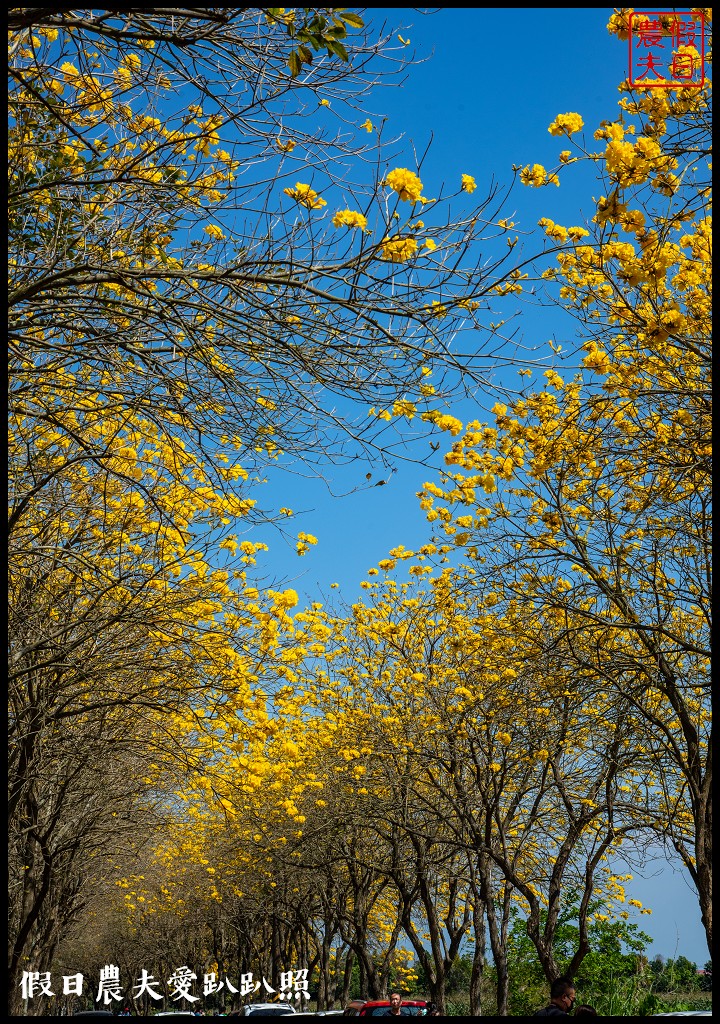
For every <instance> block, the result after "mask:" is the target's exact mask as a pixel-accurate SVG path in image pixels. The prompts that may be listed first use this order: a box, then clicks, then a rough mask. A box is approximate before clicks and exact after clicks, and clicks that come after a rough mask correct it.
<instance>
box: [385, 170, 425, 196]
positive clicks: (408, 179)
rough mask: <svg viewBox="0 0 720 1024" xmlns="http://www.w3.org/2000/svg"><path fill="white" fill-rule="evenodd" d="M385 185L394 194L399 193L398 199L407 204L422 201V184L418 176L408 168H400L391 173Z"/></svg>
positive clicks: (386, 178)
mask: <svg viewBox="0 0 720 1024" xmlns="http://www.w3.org/2000/svg"><path fill="white" fill-rule="evenodd" d="M385 184H386V185H388V186H389V187H390V188H391V189H392V190H393V192H397V194H398V197H399V198H400V199H402V200H403V201H405V202H407V203H417V202H419V201H420V200H421V196H422V189H423V186H422V182H421V181H420V179H419V178H418V176H417V174H414V173H413V172H412V171H409V170H408V169H407V168H406V167H398V168H396V169H395V170H394V171H390V173H389V174H388V175H387V176H386V177H385Z"/></svg>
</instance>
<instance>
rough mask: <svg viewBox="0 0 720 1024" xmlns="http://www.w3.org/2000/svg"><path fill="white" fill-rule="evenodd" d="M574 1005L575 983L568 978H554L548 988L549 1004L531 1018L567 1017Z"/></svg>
mask: <svg viewBox="0 0 720 1024" xmlns="http://www.w3.org/2000/svg"><path fill="white" fill-rule="evenodd" d="M574 1003H575V982H574V981H572V980H571V979H570V978H565V977H562V978H556V979H555V981H554V982H553V983H552V985H551V986H550V1002H549V1003H548V1005H547V1006H546V1007H544V1008H543V1009H542V1010H536V1011H535V1013H534V1014H533V1017H569V1016H570V1011H571V1010H572V1008H573V1005H574Z"/></svg>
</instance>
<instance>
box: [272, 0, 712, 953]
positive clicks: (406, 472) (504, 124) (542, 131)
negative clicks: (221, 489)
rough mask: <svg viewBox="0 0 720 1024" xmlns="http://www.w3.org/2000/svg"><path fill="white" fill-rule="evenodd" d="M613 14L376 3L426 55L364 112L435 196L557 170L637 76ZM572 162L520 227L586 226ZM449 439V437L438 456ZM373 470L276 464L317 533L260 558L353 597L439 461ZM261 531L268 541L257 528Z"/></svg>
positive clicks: (542, 328) (585, 192) (410, 527)
mask: <svg viewBox="0 0 720 1024" xmlns="http://www.w3.org/2000/svg"><path fill="white" fill-rule="evenodd" d="M655 10H662V9H658V8H655ZM665 10H670V8H666V9H665ZM612 13H613V9H612V8H575V9H572V10H566V9H560V8H550V9H540V10H536V9H528V8H522V9H496V10H493V9H479V8H475V9H468V10H465V9H459V8H445V9H442V10H439V11H437V10H436V11H433V13H429V14H420V13H416V12H413V11H412V10H409V9H406V8H375V9H372V10H371V11H369V12H368V14H369V16H370V18H371V20H372V22H373V24H377V25H378V26H380V25H381V24H382V23H383V22H385V24H386V26H387V27H388V28H389V27H390V26H396V27H397V28H398V30H399V33H400V35H402V37H403V38H404V39H409V40H410V45H409V46H407V47H405V49H404V55H406V56H414V57H415V59H416V60H417V61H419V62H420V63H418V64H416V66H414V67H409V68H408V70H407V75H406V77H405V81H404V84H403V85H402V87H395V88H388V89H383V90H378V91H377V92H376V93H375V94H374V96H373V97H372V99H371V100H370V101H369V102H368V104H367V113H368V114H369V115H370V116H371V118H373V120H375V119H376V118H377V117H378V116H382V115H386V116H387V117H388V123H387V124H388V131H389V132H390V133H391V134H400V133H402V134H403V135H404V147H405V148H404V153H405V155H406V160H407V161H408V162H407V163H406V164H405V165H406V166H408V167H412V166H413V164H412V162H409V161H410V154H411V152H412V149H411V147H412V145H413V144H414V146H415V147H416V149H417V150H418V151H423V150H424V149H425V147H426V145H427V144H428V142H430V140H431V138H432V145H431V148H430V150H429V153H428V155H427V157H426V159H425V161H424V163H423V168H422V179H423V182H424V183H426V189H425V191H426V192H429V194H435V190H436V189H437V188H439V185H440V184H441V183H442V182H443V181H452V182H455V181H456V179H457V178H458V176H459V174H460V173H469V174H473V175H474V176H475V178H476V180H477V183H478V192H477V195H478V196H479V195H480V194H481V191H482V190H483V189H484V188H487V187H488V185H489V184H490V182H491V181H492V180H493V179H494V180H496V181H500V182H501V183H504V182H509V181H510V180H511V177H512V171H511V168H512V165H513V164H515V165H525V164H527V163H531V164H532V163H536V162H537V163H542V164H544V165H545V166H546V167H548V168H554V167H555V166H556V164H557V155H558V153H559V152H560V150H561V149H563V148H567V143H566V140H564V139H560V138H557V137H553V136H551V135H550V134H549V133H548V130H547V129H548V125H549V124H550V122H551V121H552V120H553V119H554V118H555V116H556V115H557V114H559V113H567V112H570V111H573V112H577V113H579V114H581V115H582V117H583V119H584V121H585V126H586V128H585V131H586V137H587V139H588V144H589V145H590V146H591V145H592V132H593V131H594V130H595V128H596V127H598V125H599V123H600V121H601V120H603V119H613V118H614V117H615V116H616V114H617V101H618V98H619V94H618V91H617V87H618V84H619V82H620V81H621V80H622V79H623V78H624V77H625V76H626V74H627V67H628V44H627V43H623V42H620V41H619V40H617V39H616V38H615V37H611V36H609V35H608V33H607V31H606V27H605V26H606V24H607V21H608V18H609V17H610V15H611V14H612ZM395 35H396V38H397V33H396V34H395ZM397 45H399V46H402V45H403V44H402V43H400V42H399V41H398V44H397ZM400 163H402V161H398V162H397V163H396V166H397V165H398V164H400ZM572 171H573V173H572V174H568V175H566V176H565V177H564V178H563V184H562V186H561V187H560V188H559V189H558V188H554V187H550V188H545V189H541V190H534V189H527V188H520V187H518V188H517V189H516V190H515V191H514V193H513V195H512V199H511V203H510V210H511V212H513V213H514V214H515V216H514V218H513V219H515V220H516V222H517V223H518V226H519V227H520V228H521V229H526V230H528V231H530V230H533V229H534V228H535V225H536V224H537V221H538V219H539V217H541V216H548V217H551V218H552V219H554V220H557V221H559V222H560V223H563V224H580V225H582V224H583V223H584V221H585V220H586V219H589V218H590V217H591V216H592V213H593V211H594V204H593V201H592V200H593V197H596V196H598V195H600V194H603V189H602V186H601V185H600V183H599V182H597V180H596V178H595V176H594V171H593V168H592V167H591V166H580V165H575V167H573V168H572ZM522 326H523V335H524V339H525V343H526V344H527V345H529V346H538V349H537V355H538V356H540V357H542V358H543V359H545V360H550V359H554V357H553V356H552V353H551V352H550V350H549V347H548V346H547V341H548V339H549V338H550V337H554V338H555V339H556V340H563V341H565V340H567V342H568V343H567V344H566V345H565V346H564V347H565V348H566V350H567V351H568V353H570V359H569V362H567V363H564V364H563V366H562V367H561V371H562V369H564V370H567V369H569V368H570V367H571V366H572V365H573V364H572V357H571V352H572V347H573V346H572V338H573V335H574V334H575V332H576V330H577V325H576V324H575V322H574V321H572V320H571V319H570V318H569V317H567V316H566V315H565V314H564V313H563V312H562V310H559V309H557V308H555V309H554V310H552V311H548V310H542V309H539V308H537V307H532V306H528V307H527V308H526V309H525V310H524V312H523V317H522ZM547 365H551V363H550V362H549V361H548V362H547ZM518 381H519V378H518V377H517V370H516V369H513V368H510V369H505V370H503V371H501V372H499V373H498V374H496V376H495V383H496V384H498V385H499V386H508V387H511V388H514V387H517V386H518ZM496 399H497V396H496V394H495V393H494V392H493V390H492V388H488V389H487V390H486V392H485V393H483V392H481V393H479V394H478V395H477V396H476V397H475V400H474V401H473V402H472V403H468V404H467V406H466V408H465V409H463V410H461V411H459V412H457V411H456V410H453V411H456V414H457V415H460V416H461V418H462V417H463V415H464V416H465V418H467V419H470V418H474V417H478V418H483V410H487V409H489V408H490V407H491V406H492V405H493V404H494V402H495V401H496ZM446 437H447V435H446ZM443 450H444V445H442V446H441V449H440V452H439V453H438V455H441V454H442V451H443ZM426 453H428V446H427V442H425V443H424V447H423V449H422V451H420V450H419V449H418V454H420V455H423V456H424V455H425V454H426ZM437 464H439V461H438V463H437ZM367 468H368V467H367V466H366V465H364V464H362V465H359V464H355V465H353V464H351V465H349V466H345V467H333V466H328V467H326V468H325V470H324V479H323V478H314V479H313V478H312V477H311V476H310V475H309V473H308V471H307V470H305V469H303V468H302V467H296V472H294V473H293V474H292V475H288V473H287V472H285V471H282V472H281V471H271V472H270V473H269V474H268V484H267V486H266V488H263V491H264V492H266V493H264V494H263V498H262V500H263V503H264V504H270V505H272V504H274V505H276V506H280V505H290V506H291V507H292V508H293V509H294V510H295V512H296V513H297V514H298V518H297V520H295V521H294V522H293V525H294V527H295V531H296V532H297V530H305V531H307V532H309V533H312V534H314V535H315V536H317V538H318V541H319V543H318V546H317V547H316V548H313V549H311V551H310V552H309V553H308V554H307V555H306V556H305V557H303V558H301V559H299V558H297V556H296V555H295V553H294V548H293V546H292V545H289V544H287V543H285V542H283V540H282V538H280V537H279V536H278V535H277V534H274V533H272V532H269V533H268V535H267V537H265V538H264V539H266V540H267V542H268V543H269V544H270V545H271V550H270V552H269V553H268V555H267V557H264V558H262V559H261V560H259V563H258V570H259V572H260V573H265V574H267V577H268V580H267V581H268V582H270V581H271V580H272V581H273V582H275V583H279V582H282V583H284V584H285V585H292V586H293V587H295V589H296V590H297V591H298V592H299V593H300V594H301V599H307V600H314V601H315V600H320V601H323V600H328V599H329V598H330V597H331V595H332V594H333V593H334V592H333V591H331V590H330V584H331V583H333V582H336V583H338V584H339V585H340V589H339V593H340V594H341V595H342V596H343V597H344V598H345V599H347V600H350V601H352V600H356V599H357V598H358V597H359V595H360V593H361V592H360V590H359V583H360V581H361V580H362V579H364V578H365V573H366V572H367V570H368V568H370V567H371V566H373V565H375V564H376V563H377V561H378V560H379V559H381V558H383V557H384V556H385V555H386V554H387V552H388V550H389V549H390V548H392V547H395V546H397V545H399V544H403V545H404V546H405V547H406V548H410V549H412V548H413V547H414V546H417V545H419V544H420V543H423V542H425V541H426V540H427V537H428V529H427V524H426V523H425V520H424V518H423V515H422V513H421V511H420V509H419V507H418V502H417V498H416V496H415V493H416V491H418V490H419V489H420V487H421V486H422V484H423V482H424V481H425V480H429V479H432V478H433V473H432V470H431V469H430V468H427V467H423V466H417V465H413V464H412V463H404V462H398V464H397V467H396V469H397V471H396V472H395V473H393V475H392V476H391V477H390V479H389V481H388V483H387V484H386V485H384V486H382V487H378V486H376V481H378V480H381V479H383V478H386V477H387V472H385V473H383V472H382V469H378V470H375V469H373V476H372V478H371V480H370V482H369V483H368V482H366V480H365V474H366V471H367ZM342 495H345V496H344V497H343V496H342ZM253 539H254V540H257V539H258V534H257V532H256V531H254V532H253ZM645 874H646V875H647V877H646V878H640V877H639V876H638V875H637V874H636V880H635V881H634V882H633V883H630V885H629V886H628V889H629V895H632V896H633V897H635V898H637V899H640V900H641V901H642V902H643V903H644V904H645V905H647V906H649V907H651V908H652V910H653V914H652V916H643V917H637V919H636V920H637V923H638V924H639V925H640V926H641V927H642V929H643V930H644V931H647V932H648V933H649V934H651V935H652V937H653V945H652V947H651V949H650V950H649V953H650V955H651V956H653V955H655V954H656V953H660V954H662V955H664V956H678V955H680V954H683V955H685V956H687V957H689V958H690V959H692V960H695V961H696V962H697V963H698V964H699V965H702V964H703V963H704V962H705V961H706V960H707V958H708V953H707V947H706V943H705V937H704V931H703V929H702V925H701V922H700V914H699V910H698V907H697V899H696V896H695V894H694V892H692V890H691V888H690V886H689V882H688V880H687V876H686V874H685V873H684V872H680V871H678V870H675V869H673V868H672V867H670V866H669V865H667V864H666V863H665V861H664V860H663V859H662V858H660V859H658V860H656V861H654V862H653V863H652V864H651V865H650V866H649V867H648V869H647V871H646V872H645Z"/></svg>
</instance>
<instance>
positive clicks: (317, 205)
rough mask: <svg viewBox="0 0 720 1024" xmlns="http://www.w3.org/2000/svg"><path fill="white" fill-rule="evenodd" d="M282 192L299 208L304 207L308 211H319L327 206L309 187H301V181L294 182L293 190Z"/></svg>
mask: <svg viewBox="0 0 720 1024" xmlns="http://www.w3.org/2000/svg"><path fill="white" fill-rule="evenodd" d="M283 192H284V193H285V195H286V196H290V198H291V199H294V200H295V202H296V203H298V204H299V205H300V206H306V207H307V209H308V210H320V209H322V207H323V206H327V203H326V202H325V200H324V199H321V198H320V196H319V195H318V193H317V192H315V190H314V189H312V188H310V186H309V185H303V183H302V182H301V181H296V182H295V188H284V189H283Z"/></svg>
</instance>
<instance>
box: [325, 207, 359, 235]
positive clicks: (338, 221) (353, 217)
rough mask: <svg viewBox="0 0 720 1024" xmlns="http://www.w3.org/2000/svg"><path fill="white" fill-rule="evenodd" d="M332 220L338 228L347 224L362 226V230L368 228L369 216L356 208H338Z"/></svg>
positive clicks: (350, 226)
mask: <svg viewBox="0 0 720 1024" xmlns="http://www.w3.org/2000/svg"><path fill="white" fill-rule="evenodd" d="M332 222H333V224H334V225H335V227H336V228H339V227H343V226H345V227H349V228H360V230H361V231H365V230H366V229H367V217H365V216H363V214H362V213H357V211H355V210H338V212H337V213H336V214H335V216H334V217H333V220H332Z"/></svg>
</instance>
